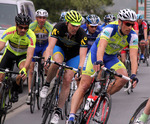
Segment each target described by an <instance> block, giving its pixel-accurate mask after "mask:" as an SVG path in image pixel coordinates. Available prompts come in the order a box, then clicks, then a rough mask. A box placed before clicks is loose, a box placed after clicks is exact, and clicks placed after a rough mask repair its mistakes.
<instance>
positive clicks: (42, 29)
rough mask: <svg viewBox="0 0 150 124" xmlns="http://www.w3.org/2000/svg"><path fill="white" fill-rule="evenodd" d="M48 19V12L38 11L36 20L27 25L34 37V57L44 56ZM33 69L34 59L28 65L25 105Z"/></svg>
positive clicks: (27, 100) (28, 99)
mask: <svg viewBox="0 0 150 124" xmlns="http://www.w3.org/2000/svg"><path fill="white" fill-rule="evenodd" d="M47 17H48V12H47V11H46V10H44V9H38V10H37V11H36V20H35V21H34V22H33V23H31V24H30V25H29V28H30V29H31V30H32V31H33V32H34V33H35V35H36V47H35V51H34V56H39V55H40V54H41V53H42V56H44V54H45V50H46V47H47V46H48V39H49V37H50V34H51V32H52V28H53V26H52V25H51V24H50V23H49V22H48V21H46V19H47ZM33 68H34V59H32V62H31V64H30V69H29V76H28V97H27V99H26V103H27V104H29V103H30V97H31V93H30V92H31V82H32V75H33Z"/></svg>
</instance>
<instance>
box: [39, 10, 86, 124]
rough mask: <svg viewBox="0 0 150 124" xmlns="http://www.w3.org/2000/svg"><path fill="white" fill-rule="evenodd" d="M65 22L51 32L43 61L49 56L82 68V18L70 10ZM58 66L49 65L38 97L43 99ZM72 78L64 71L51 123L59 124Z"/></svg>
mask: <svg viewBox="0 0 150 124" xmlns="http://www.w3.org/2000/svg"><path fill="white" fill-rule="evenodd" d="M65 19H66V22H60V23H57V24H56V25H55V26H54V28H53V31H52V35H51V37H50V40H49V45H48V47H47V49H46V55H45V60H47V59H48V57H49V56H52V59H53V60H54V61H56V62H59V63H62V62H63V61H65V62H66V64H67V65H68V66H71V67H74V68H78V67H81V68H82V67H83V63H84V59H85V57H86V54H87V36H86V33H85V31H84V30H83V29H82V28H81V27H80V25H81V21H82V16H81V14H80V13H79V12H78V11H75V10H70V11H68V12H67V14H66V16H65ZM57 70H58V66H57V65H55V64H51V65H50V67H49V70H48V73H47V79H46V83H45V86H43V88H42V90H41V92H40V96H41V97H42V98H45V97H46V96H47V94H48V89H49V86H50V82H51V80H52V79H53V78H54V77H55V75H56V73H57ZM73 76H74V72H73V71H72V70H68V69H67V70H66V71H65V73H64V76H63V85H62V87H61V92H60V95H59V100H58V107H57V108H56V111H55V112H54V116H53V117H52V120H51V123H52V124H57V123H59V118H60V117H61V114H62V108H63V106H64V104H65V101H66V99H67V97H68V95H69V91H70V83H71V81H72V78H73Z"/></svg>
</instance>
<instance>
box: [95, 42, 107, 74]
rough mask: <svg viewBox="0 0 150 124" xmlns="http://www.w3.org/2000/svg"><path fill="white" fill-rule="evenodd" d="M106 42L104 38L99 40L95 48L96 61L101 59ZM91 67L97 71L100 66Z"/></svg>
mask: <svg viewBox="0 0 150 124" xmlns="http://www.w3.org/2000/svg"><path fill="white" fill-rule="evenodd" d="M107 44H108V42H107V41H106V40H104V39H101V40H100V43H99V46H98V48H97V61H98V60H101V61H103V56H104V52H105V48H106V46H107ZM93 69H94V70H95V71H98V70H100V66H99V65H94V66H93Z"/></svg>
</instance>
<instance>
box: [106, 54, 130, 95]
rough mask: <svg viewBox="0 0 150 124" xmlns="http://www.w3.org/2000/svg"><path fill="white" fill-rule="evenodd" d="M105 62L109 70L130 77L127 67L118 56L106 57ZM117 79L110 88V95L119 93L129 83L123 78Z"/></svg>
mask: <svg viewBox="0 0 150 124" xmlns="http://www.w3.org/2000/svg"><path fill="white" fill-rule="evenodd" d="M104 61H105V63H104V64H105V66H106V67H107V68H108V69H110V68H111V69H114V70H115V71H116V72H117V73H119V74H123V75H125V76H128V73H127V70H126V67H125V66H124V64H123V63H122V62H121V61H119V60H118V58H117V57H116V56H108V55H104ZM115 79H116V80H115V83H112V84H113V85H111V84H110V85H109V87H108V93H110V94H114V93H115V92H118V91H119V90H120V89H121V88H122V87H123V86H124V85H125V84H126V83H127V81H126V80H125V79H123V78H119V77H115Z"/></svg>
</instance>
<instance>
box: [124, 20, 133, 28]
mask: <svg viewBox="0 0 150 124" xmlns="http://www.w3.org/2000/svg"><path fill="white" fill-rule="evenodd" d="M123 23H124V24H125V25H126V26H128V27H130V26H132V27H133V26H134V24H131V23H129V22H125V21H123Z"/></svg>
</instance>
